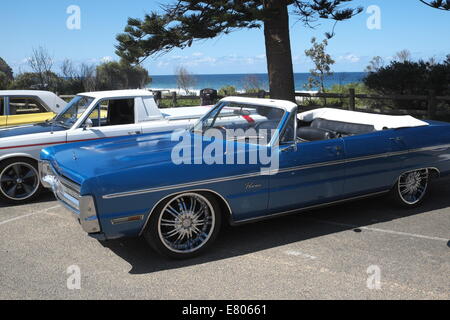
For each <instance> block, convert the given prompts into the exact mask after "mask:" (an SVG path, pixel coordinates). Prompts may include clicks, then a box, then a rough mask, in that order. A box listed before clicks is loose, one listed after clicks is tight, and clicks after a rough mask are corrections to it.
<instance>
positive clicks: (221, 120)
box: [40, 97, 450, 258]
mask: <svg viewBox="0 0 450 320" xmlns="http://www.w3.org/2000/svg"><path fill="white" fill-rule="evenodd" d="M41 158H42V161H41V163H40V171H41V173H40V174H41V178H42V180H43V184H44V185H45V186H47V187H49V188H52V189H53V191H54V193H55V195H56V197H57V198H58V200H59V201H60V202H61V203H62V204H63V205H64V207H66V208H67V209H69V210H70V211H71V212H72V213H73V214H74V215H75V216H76V217H77V218H78V220H79V221H80V223H81V226H82V228H83V230H84V231H85V232H87V233H88V234H89V235H90V236H92V237H95V238H97V239H100V240H107V239H115V238H120V237H130V236H131V237H134V236H140V235H143V236H144V238H145V239H146V240H147V241H148V242H149V244H150V245H151V246H152V247H153V248H154V249H155V250H157V251H158V252H159V253H161V254H164V255H166V256H169V257H172V258H188V257H192V256H194V255H197V254H199V253H200V252H202V251H203V250H205V249H206V248H208V247H209V246H210V245H211V243H212V242H213V241H214V239H215V238H216V237H217V235H218V232H219V229H220V226H221V224H222V222H224V223H230V224H232V225H234V224H240V223H246V222H251V221H255V220H259V219H266V218H271V217H276V216H280V215H283V214H289V213H294V212H299V211H302V210H307V209H311V208H316V207H320V206H325V205H330V204H336V203H340V202H343V201H348V200H353V199H360V198H363V197H368V196H375V195H381V194H385V193H386V194H389V193H390V194H391V196H392V197H393V199H394V200H396V201H397V202H398V203H399V204H400V205H403V206H406V207H412V206H416V205H418V204H420V203H421V202H422V201H423V200H424V198H425V196H426V194H427V191H428V190H429V188H428V186H429V183H430V181H431V179H432V178H437V177H441V176H444V175H447V174H449V173H450V124H448V123H443V122H437V121H420V120H417V119H415V118H412V117H410V116H385V115H374V114H366V113H359V112H351V111H344V110H336V109H327V108H325V109H316V110H312V111H308V112H303V113H299V111H298V107H297V105H295V104H293V103H291V102H287V101H278V100H265V99H250V98H233V97H232V98H226V99H223V100H221V101H220V102H219V103H218V104H217V105H216V106H215V108H213V109H212V110H211V111H210V112H209V113H208V114H206V115H205V116H204V117H203V118H202V119H201V120H200V121H199V122H198V123H197V124H196V125H195V126H194V127H193V128H192V129H191V130H188V131H184V132H177V133H172V134H150V135H142V136H136V137H125V138H114V139H109V140H104V141H101V142H82V143H77V144H71V145H61V146H55V147H51V148H47V149H44V150H43V151H42V153H41Z"/></svg>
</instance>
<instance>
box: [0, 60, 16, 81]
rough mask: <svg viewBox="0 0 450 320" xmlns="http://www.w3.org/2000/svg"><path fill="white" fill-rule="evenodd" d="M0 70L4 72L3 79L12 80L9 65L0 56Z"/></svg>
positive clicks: (12, 75) (12, 76)
mask: <svg viewBox="0 0 450 320" xmlns="http://www.w3.org/2000/svg"><path fill="white" fill-rule="evenodd" d="M0 72H1V73H3V74H4V77H5V79H7V80H9V81H12V80H14V74H13V71H12V69H11V67H10V66H9V65H8V64H7V63H6V61H5V60H3V59H2V58H0Z"/></svg>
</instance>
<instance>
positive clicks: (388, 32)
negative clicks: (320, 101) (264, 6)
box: [0, 0, 450, 75]
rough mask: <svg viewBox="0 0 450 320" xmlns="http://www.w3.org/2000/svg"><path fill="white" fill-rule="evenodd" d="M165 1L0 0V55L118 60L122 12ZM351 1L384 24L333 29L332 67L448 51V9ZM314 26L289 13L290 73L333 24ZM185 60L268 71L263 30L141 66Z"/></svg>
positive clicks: (302, 67) (209, 70)
mask: <svg viewBox="0 0 450 320" xmlns="http://www.w3.org/2000/svg"><path fill="white" fill-rule="evenodd" d="M173 1H174V0H172V1H168V0H160V1H149V0H132V1H118V0H116V1H111V0H109V1H107V0H95V1H92V0H91V1H88V0H70V1H66V0H58V1H56V0H40V1H32V0H14V1H10V0H4V1H2V6H1V10H0V39H2V45H1V49H0V57H2V58H4V59H5V60H6V61H7V62H8V63H9V64H10V65H11V66H12V67H13V69H14V71H15V72H19V71H27V70H28V67H27V64H26V59H27V58H28V57H29V56H30V53H31V51H32V49H33V48H36V47H39V46H43V47H45V48H46V49H47V50H48V51H49V52H50V54H51V55H52V56H53V58H54V61H55V71H59V66H60V64H61V62H62V61H63V59H64V58H69V59H72V60H73V61H74V62H75V63H81V62H88V63H99V62H100V61H105V60H111V59H113V60H114V59H118V58H117V56H116V55H115V54H114V51H115V49H114V45H115V44H116V41H115V36H116V34H117V33H120V32H122V30H123V28H124V27H125V25H126V21H127V17H143V15H144V13H145V12H149V11H151V10H155V9H158V7H159V4H161V3H166V2H173ZM70 5H77V6H79V7H80V9H81V29H80V30H69V29H68V28H67V27H66V21H67V19H68V17H69V15H68V14H67V13H66V10H67V8H68V7H69V6H70ZM353 5H362V6H364V7H365V8H367V7H369V6H371V5H376V6H378V7H379V8H380V9H381V29H380V30H369V29H368V28H367V20H368V18H370V16H371V15H370V14H368V13H367V12H364V13H361V14H360V15H359V16H357V17H355V18H353V19H352V20H349V21H346V22H341V23H339V24H338V25H337V27H336V36H335V37H334V38H333V39H332V40H330V44H329V49H328V51H329V53H330V54H331V55H332V57H333V58H334V59H335V60H336V65H335V66H334V67H333V70H334V71H337V72H338V71H363V69H364V68H365V66H366V65H367V64H368V62H369V61H370V60H371V58H372V57H373V56H375V55H379V56H382V57H384V58H385V59H386V60H389V59H390V58H391V57H392V56H393V55H395V53H396V52H398V51H400V50H402V49H408V50H410V51H411V52H412V55H413V57H414V58H416V59H419V58H425V59H428V58H430V57H435V58H437V59H441V58H443V57H445V55H446V54H450V38H449V37H448V36H446V34H448V30H449V28H450V12H444V11H440V10H436V9H432V8H428V7H426V6H424V5H423V4H421V3H420V2H419V1H418V0H395V1H392V0H369V1H363V0H354V1H353ZM320 23H321V24H320V25H319V26H317V27H316V28H315V29H309V28H307V27H304V26H303V25H302V24H301V23H300V22H297V21H296V17H295V16H292V17H291V39H292V40H291V41H292V51H293V52H292V54H293V58H294V70H295V72H307V71H308V70H309V69H310V68H311V63H310V62H309V61H308V59H307V58H306V57H305V56H304V51H305V49H307V48H309V47H310V39H311V37H313V36H316V37H317V38H319V39H322V38H323V34H324V33H325V32H326V31H330V30H331V28H332V25H333V23H332V22H331V21H325V20H323V21H321V22H320ZM179 65H184V66H185V67H187V68H188V69H189V70H190V71H191V72H193V73H197V74H214V73H264V72H266V71H267V67H266V60H265V48H264V37H263V31H262V30H242V31H236V32H234V33H232V34H230V35H227V36H222V37H219V38H217V39H213V40H207V41H201V42H195V43H194V44H193V46H192V47H191V48H188V49H185V50H174V51H172V52H170V53H168V54H166V55H163V56H160V57H155V58H149V59H148V60H147V61H146V62H145V63H144V66H145V67H146V68H148V70H149V72H150V74H151V75H161V74H173V73H174V69H175V68H176V67H177V66H179Z"/></svg>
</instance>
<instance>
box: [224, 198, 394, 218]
mask: <svg viewBox="0 0 450 320" xmlns="http://www.w3.org/2000/svg"><path fill="white" fill-rule="evenodd" d="M389 192H390V190H385V191H380V192H375V193H370V194H366V195H362V196H358V197H352V198H347V199H342V200H337V201H332V202H327V203H321V204H317V205H313V206H309V207H304V208H298V209H293V210H289V211H283V212H278V213H274V214H271V215H268V216H263V217H256V218H250V219H245V220H240V221H236V222H233V223H232V224H233V225H234V226H237V225H241V224H246V223H251V222H256V221H263V220H268V219H273V218H277V217H280V216H284V215H289V214H293V213H301V212H303V211H308V210H312V209H318V208H323V207H329V206H332V205H336V204H340V203H345V202H349V201H355V200H361V199H366V198H371V197H376V196H381V195H383V194H386V193H389Z"/></svg>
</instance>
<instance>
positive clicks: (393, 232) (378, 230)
mask: <svg viewBox="0 0 450 320" xmlns="http://www.w3.org/2000/svg"><path fill="white" fill-rule="evenodd" d="M310 220H311V221H315V222H319V223H324V224H330V225H334V226H340V227H348V228H352V229H361V230H367V231H375V232H383V233H389V234H395V235H399V236H407V237H413V238H419V239H427V240H435V241H444V242H448V241H449V239H444V238H438V237H430V236H424V235H421V234H415V233H407V232H400V231H393V230H385V229H378V228H371V227H360V226H356V225H352V224H346V223H339V222H333V221H324V220H317V219H310Z"/></svg>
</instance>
